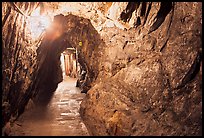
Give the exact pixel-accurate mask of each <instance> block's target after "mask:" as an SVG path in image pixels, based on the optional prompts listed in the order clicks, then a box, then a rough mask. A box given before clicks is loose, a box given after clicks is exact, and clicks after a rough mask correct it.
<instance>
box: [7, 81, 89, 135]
mask: <svg viewBox="0 0 204 138" xmlns="http://www.w3.org/2000/svg"><path fill="white" fill-rule="evenodd" d="M75 83H76V79H73V78H69V77H65V78H64V81H63V82H61V83H59V84H58V88H57V90H56V92H55V94H54V96H53V98H52V100H51V102H50V104H49V105H48V107H47V108H46V109H33V110H30V111H29V110H28V111H27V112H25V113H24V114H22V116H21V117H20V118H19V119H18V120H17V121H16V123H15V124H14V126H13V127H12V134H11V135H15V136H17V135H24V136H88V135H89V134H88V132H87V129H86V127H85V125H84V123H83V122H82V120H81V118H80V115H79V107H80V103H81V101H82V99H83V98H84V96H85V94H83V93H80V90H79V89H78V88H76V87H75Z"/></svg>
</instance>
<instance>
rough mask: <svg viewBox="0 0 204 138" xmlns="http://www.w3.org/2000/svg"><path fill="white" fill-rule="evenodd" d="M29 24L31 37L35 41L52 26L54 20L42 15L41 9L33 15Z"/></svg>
mask: <svg viewBox="0 0 204 138" xmlns="http://www.w3.org/2000/svg"><path fill="white" fill-rule="evenodd" d="M29 22H30V30H31V36H32V38H33V39H36V38H38V37H39V36H40V35H41V34H42V33H43V32H44V31H45V30H46V29H47V28H48V27H49V26H50V24H51V22H52V20H51V18H50V17H49V16H46V15H40V8H37V9H36V10H35V11H33V13H32V14H31V17H30V19H29Z"/></svg>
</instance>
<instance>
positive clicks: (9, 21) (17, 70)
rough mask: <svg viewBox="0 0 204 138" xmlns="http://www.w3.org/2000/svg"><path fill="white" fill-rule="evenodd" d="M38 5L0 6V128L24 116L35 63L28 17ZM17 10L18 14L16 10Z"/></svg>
mask: <svg viewBox="0 0 204 138" xmlns="http://www.w3.org/2000/svg"><path fill="white" fill-rule="evenodd" d="M37 5H38V3H36V2H34V3H21V2H7V3H6V2H2V77H3V78H2V127H3V126H4V125H5V123H6V122H7V121H9V119H10V118H11V120H14V119H15V118H16V117H17V116H18V115H19V114H20V113H22V112H23V110H22V109H21V107H24V106H25V105H26V104H27V102H28V101H27V99H26V97H27V96H28V97H29V95H30V93H29V87H30V85H31V84H32V79H31V78H32V74H33V72H34V66H35V61H36V50H35V49H36V47H35V41H34V40H33V39H32V38H31V37H30V31H29V29H28V27H27V26H28V22H27V17H26V16H27V15H29V14H30V13H31V12H32V11H33V10H34V9H35V8H36V7H37ZM19 9H20V10H19Z"/></svg>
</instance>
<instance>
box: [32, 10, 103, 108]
mask: <svg viewBox="0 0 204 138" xmlns="http://www.w3.org/2000/svg"><path fill="white" fill-rule="evenodd" d="M51 28H52V29H51V30H49V31H48V32H47V33H46V35H45V37H44V38H43V40H42V43H41V45H40V46H39V48H38V50H37V52H38V56H37V63H38V67H37V69H36V72H35V73H36V75H35V79H34V82H35V83H33V90H32V91H33V93H34V97H33V99H34V101H35V103H37V104H40V105H46V104H47V103H49V101H50V100H51V98H52V95H53V93H54V91H55V90H56V88H57V85H58V83H59V82H61V81H62V71H61V68H60V60H59V59H60V54H61V53H62V52H63V51H64V50H65V49H66V48H68V47H74V48H76V49H77V51H78V60H79V63H80V64H81V65H82V66H83V68H85V70H86V71H87V79H86V80H85V81H86V82H85V86H84V87H83V89H84V91H88V90H89V89H90V87H91V83H93V81H94V80H95V79H96V77H97V75H98V71H99V67H100V61H101V59H100V53H99V51H100V52H101V51H102V49H100V48H101V47H103V46H104V45H105V43H104V42H102V40H101V39H100V36H99V34H98V33H97V31H96V30H95V29H94V27H93V26H92V25H91V23H90V21H89V20H88V19H85V18H82V17H78V16H74V15H72V14H70V15H67V16H63V15H57V16H55V18H54V23H53V26H52V27H51ZM55 34H58V36H56V37H55ZM53 36H54V37H53ZM50 74H52V75H50Z"/></svg>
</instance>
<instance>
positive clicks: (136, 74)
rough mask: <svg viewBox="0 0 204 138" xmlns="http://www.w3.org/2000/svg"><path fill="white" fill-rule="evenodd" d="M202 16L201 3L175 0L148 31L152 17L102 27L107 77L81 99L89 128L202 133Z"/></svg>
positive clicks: (109, 132)
mask: <svg viewBox="0 0 204 138" xmlns="http://www.w3.org/2000/svg"><path fill="white" fill-rule="evenodd" d="M156 6H158V5H157V3H152V9H151V10H150V13H149V16H151V15H154V14H155V13H157V11H155V10H153V8H154V7H156ZM190 9H191V10H190ZM201 19H202V14H201V3H175V5H174V8H173V9H172V10H171V12H170V13H169V14H168V15H167V17H166V18H165V20H164V22H163V23H162V24H161V26H160V27H159V28H158V29H156V30H155V31H153V32H151V33H149V34H148V31H149V29H150V27H151V24H147V23H148V22H151V20H152V19H151V18H150V17H148V18H147V21H146V22H147V23H146V24H145V25H143V26H142V25H141V26H139V27H138V28H137V29H130V30H128V31H124V30H121V29H118V28H107V29H104V30H102V31H101V33H100V34H101V36H102V39H104V40H105V43H106V45H107V47H106V49H105V53H103V55H105V56H104V59H106V64H104V65H106V66H108V65H109V67H108V68H107V69H106V71H107V74H109V77H107V78H106V77H104V76H102V77H98V78H97V80H98V83H96V85H94V86H93V87H92V88H91V89H90V90H89V91H88V93H87V96H86V97H85V99H84V100H83V102H82V104H81V112H80V113H81V117H82V118H83V120H84V121H85V124H86V126H87V128H88V130H89V132H90V134H92V135H202V78H201V75H202V69H201V62H202V61H201V56H202V54H201V50H202V47H201V41H202V40H201V38H202V33H201V30H202V27H201V26H202V22H201ZM105 57H106V58H105ZM199 70H200V71H199ZM97 80H96V81H97Z"/></svg>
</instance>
